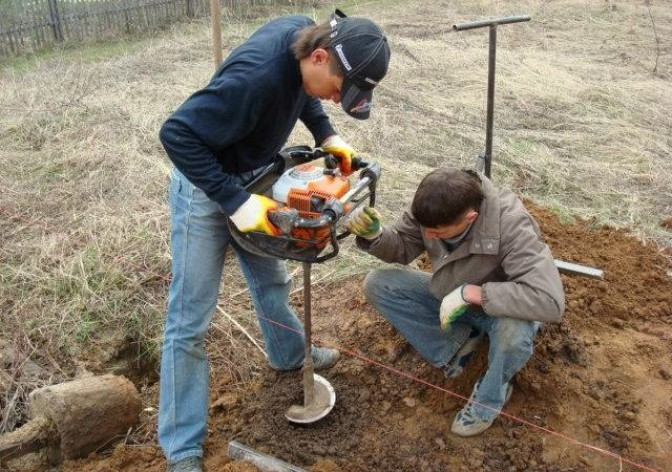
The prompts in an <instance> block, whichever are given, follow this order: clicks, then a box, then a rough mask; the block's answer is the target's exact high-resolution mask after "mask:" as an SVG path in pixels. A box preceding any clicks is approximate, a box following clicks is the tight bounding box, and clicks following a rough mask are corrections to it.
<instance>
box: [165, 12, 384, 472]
mask: <svg viewBox="0 0 672 472" xmlns="http://www.w3.org/2000/svg"><path fill="white" fill-rule="evenodd" d="M389 58H390V49H389V46H388V44H387V39H386V37H385V35H384V33H383V31H382V30H381V29H380V27H378V26H377V25H376V24H375V23H373V22H371V21H370V20H367V19H364V18H353V17H345V16H344V15H342V14H341V13H340V12H338V11H337V14H336V15H334V17H333V18H332V19H331V20H330V21H328V22H326V23H324V24H320V25H316V24H315V23H314V22H313V21H312V20H311V19H309V18H306V17H302V16H289V17H283V18H280V19H276V20H274V21H271V22H269V23H268V24H266V25H264V26H262V27H261V28H260V29H259V30H258V31H256V32H255V33H254V34H253V35H252V36H251V37H250V38H249V39H248V40H247V41H245V42H244V43H243V44H242V45H240V46H239V47H238V48H236V49H235V50H234V51H233V52H232V53H231V55H230V56H229V57H228V58H227V59H226V60H225V61H224V62H223V63H222V65H221V66H220V67H219V68H218V70H217V71H216V73H215V75H214V76H213V78H212V80H211V81H210V83H209V84H208V85H207V86H206V87H205V88H203V89H202V90H199V91H198V92H196V93H194V94H193V95H192V96H191V97H189V98H188V99H187V100H186V101H185V102H184V103H183V104H182V105H181V106H180V107H179V108H178V109H177V110H176V111H175V112H174V113H173V114H172V115H171V116H170V117H169V118H168V120H167V121H166V122H165V123H164V125H163V127H162V128H161V132H160V138H161V142H162V144H163V146H164V148H165V150H166V153H167V154H168V157H169V158H170V160H171V161H172V162H173V164H174V165H175V169H174V170H173V171H172V176H171V183H170V206H171V223H172V233H171V249H172V266H173V267H172V271H173V279H172V282H171V285H170V291H169V296H168V314H167V319H166V325H165V333H164V341H163V347H162V358H161V377H160V399H159V443H160V444H161V447H162V448H163V451H164V453H165V455H166V459H167V461H168V470H169V471H171V472H177V471H181V472H199V471H201V470H202V468H201V458H202V456H203V441H204V439H205V435H206V423H207V415H208V390H209V382H208V377H209V367H208V361H207V357H206V352H205V348H204V338H205V335H206V332H207V330H208V327H209V325H210V321H211V319H212V316H213V314H214V311H215V307H216V304H217V298H218V294H219V286H220V281H221V276H222V270H223V267H224V255H225V252H226V249H227V247H228V246H229V245H231V246H232V248H233V250H234V252H235V254H236V256H237V258H238V261H239V263H240V266H241V269H242V272H243V274H244V276H245V279H246V281H247V284H248V287H249V289H250V294H251V297H252V301H253V303H254V307H255V310H256V312H257V315H258V321H259V324H260V326H261V330H262V333H263V336H264V339H265V342H266V349H267V353H268V361H269V364H270V365H271V367H272V368H274V369H277V370H292V369H298V368H300V367H301V366H302V364H303V356H304V348H303V344H304V336H303V328H302V326H301V323H300V322H299V320H298V318H297V316H296V314H295V313H294V311H293V310H292V308H291V307H290V306H289V303H288V296H289V285H290V277H289V276H288V274H287V271H286V268H285V264H284V262H283V261H278V260H275V259H270V258H264V257H259V256H257V255H254V254H251V253H249V252H246V251H244V250H243V249H241V248H240V247H237V246H236V244H235V243H234V242H233V241H232V240H231V236H230V233H229V231H228V229H227V218H229V217H230V218H231V221H232V222H233V223H234V224H235V225H236V227H237V228H238V229H239V230H240V231H242V232H248V231H264V232H266V233H269V234H272V232H273V227H272V225H271V223H270V222H269V220H268V217H267V212H268V210H269V209H272V208H275V206H276V203H275V202H273V201H272V200H270V199H268V198H266V197H264V196H262V195H255V194H250V193H248V192H247V191H246V190H245V189H244V185H245V184H246V183H247V182H249V181H251V180H252V179H253V178H254V177H255V176H256V175H257V174H258V172H259V170H260V169H261V168H263V167H264V166H265V165H267V164H269V163H270V162H271V161H272V160H273V158H274V157H275V155H276V154H277V152H278V151H279V150H280V149H281V148H282V146H283V145H284V144H285V141H286V140H287V138H288V137H289V135H290V133H291V132H292V129H293V128H294V126H295V125H296V123H297V121H298V120H301V121H302V122H303V123H304V124H305V125H306V127H307V128H308V129H309V130H310V132H311V133H312V135H313V137H314V139H315V144H316V146H320V147H322V149H323V150H324V151H326V152H329V153H331V154H333V155H334V156H335V157H336V158H337V159H338V160H339V166H340V169H341V171H342V172H343V174H345V175H349V174H350V173H351V172H352V169H351V162H352V158H353V157H354V155H355V151H354V150H353V149H352V147H350V146H349V145H348V144H347V143H346V142H345V141H344V140H343V139H342V138H340V137H339V136H338V134H337V133H336V131H335V130H334V128H333V126H332V124H331V123H330V121H329V118H328V117H327V115H326V114H325V112H324V110H323V109H322V105H321V103H320V100H331V101H333V102H335V103H341V105H342V107H343V109H344V110H345V112H346V113H347V114H349V115H350V116H352V117H354V118H357V119H366V118H368V116H369V112H370V107H371V96H372V90H373V88H374V87H375V86H376V85H377V84H378V82H379V81H380V80H381V79H382V78H383V77H384V76H385V74H386V73H387V67H388V63H389ZM267 320H272V321H275V322H276V323H278V324H275V323H271V322H269V321H267ZM280 325H282V326H287V327H289V328H291V330H289V329H287V328H285V327H282V326H280ZM312 356H313V362H314V365H315V368H316V369H325V368H328V367H331V366H333V365H334V364H335V363H336V362H337V360H338V357H339V352H338V351H337V350H335V349H328V348H320V347H313V351H312Z"/></svg>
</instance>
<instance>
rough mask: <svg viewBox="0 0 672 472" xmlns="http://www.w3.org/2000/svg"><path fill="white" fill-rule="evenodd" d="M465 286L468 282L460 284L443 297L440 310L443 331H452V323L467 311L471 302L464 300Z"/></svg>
mask: <svg viewBox="0 0 672 472" xmlns="http://www.w3.org/2000/svg"><path fill="white" fill-rule="evenodd" d="M464 287H466V284H462V285H460V286H459V287H457V288H456V289H455V290H453V291H452V292H450V293H449V294H448V295H446V296H445V297H443V301H442V302H441V309H440V310H439V318H440V320H441V330H442V331H450V325H451V323H453V322H454V321H455V320H456V319H458V318H459V317H460V315H462V313H464V312H465V311H467V308H468V307H469V303H467V302H466V301H465V300H464V296H463V291H464Z"/></svg>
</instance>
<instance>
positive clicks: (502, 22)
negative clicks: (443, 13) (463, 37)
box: [453, 15, 532, 31]
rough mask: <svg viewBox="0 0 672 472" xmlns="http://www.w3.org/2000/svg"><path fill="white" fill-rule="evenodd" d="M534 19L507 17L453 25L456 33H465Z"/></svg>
mask: <svg viewBox="0 0 672 472" xmlns="http://www.w3.org/2000/svg"><path fill="white" fill-rule="evenodd" d="M531 19H532V17H531V16H530V15H516V16H505V17H504V18H493V19H491V20H477V21H467V22H465V23H456V24H454V25H453V29H454V30H455V31H464V30H470V29H474V28H483V27H485V26H497V25H506V24H509V23H520V22H522V21H530V20H531Z"/></svg>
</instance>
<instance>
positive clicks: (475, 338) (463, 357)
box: [443, 328, 483, 379]
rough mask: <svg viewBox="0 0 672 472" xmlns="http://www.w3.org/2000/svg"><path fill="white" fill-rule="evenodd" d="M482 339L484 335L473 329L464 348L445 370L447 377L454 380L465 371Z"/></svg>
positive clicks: (456, 354)
mask: <svg viewBox="0 0 672 472" xmlns="http://www.w3.org/2000/svg"><path fill="white" fill-rule="evenodd" d="M482 339H483V333H482V332H480V331H479V330H477V329H476V328H472V329H471V332H470V333H469V338H468V339H467V340H466V341H465V342H464V344H463V345H462V347H461V348H460V349H459V350H458V351H457V353H455V355H454V356H453V358H452V359H451V360H450V361H449V362H448V364H446V366H445V367H444V368H443V372H444V373H445V375H446V377H448V378H450V379H454V378H456V377H458V376H459V375H460V374H461V373H462V371H464V367H465V366H466V365H467V362H469V360H470V359H471V358H472V356H473V355H474V353H475V352H476V349H478V345H479V344H480V343H481V340H482Z"/></svg>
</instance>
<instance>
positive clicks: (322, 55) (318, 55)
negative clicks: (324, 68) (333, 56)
mask: <svg viewBox="0 0 672 472" xmlns="http://www.w3.org/2000/svg"><path fill="white" fill-rule="evenodd" d="M329 57H330V54H329V51H327V50H326V49H323V48H317V49H315V50H314V51H313V52H312V53H311V54H310V58H311V60H312V61H313V64H315V65H322V64H326V63H327V62H329Z"/></svg>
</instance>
